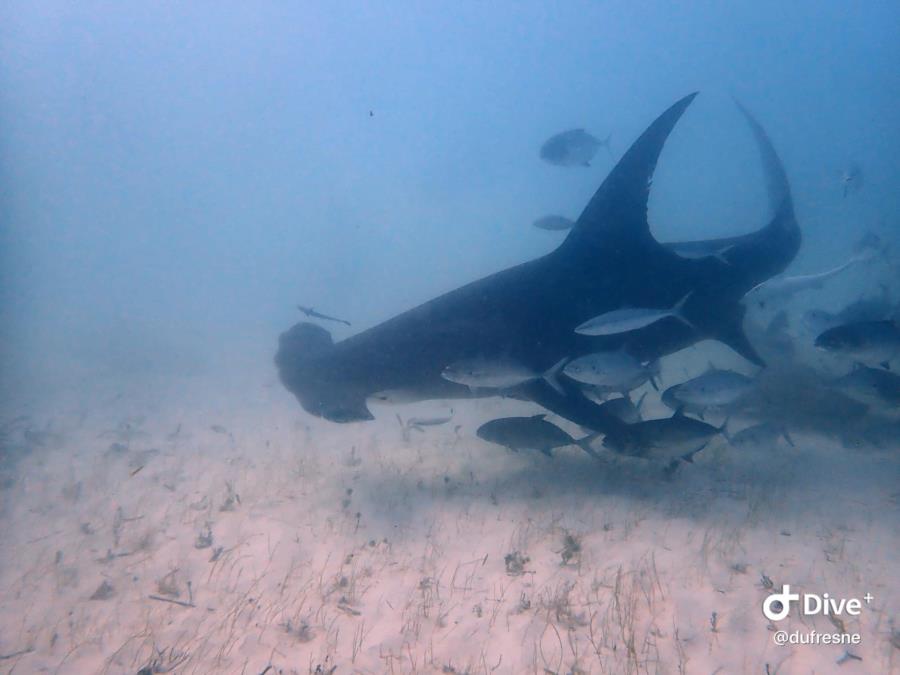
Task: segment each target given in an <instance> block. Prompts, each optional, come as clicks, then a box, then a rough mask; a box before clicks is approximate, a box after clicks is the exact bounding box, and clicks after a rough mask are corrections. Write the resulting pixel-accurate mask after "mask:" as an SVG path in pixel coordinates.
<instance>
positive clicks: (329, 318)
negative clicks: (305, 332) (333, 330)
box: [297, 305, 350, 326]
mask: <svg viewBox="0 0 900 675" xmlns="http://www.w3.org/2000/svg"><path fill="white" fill-rule="evenodd" d="M297 309H299V310H300V311H301V312H303V313H304V314H306V316H308V317H309V318H311V319H322V320H324V321H334V322H336V323H342V324H345V325H347V326H349V325H350V322H349V321H344V320H343V319H338V318H335V317H333V316H328V315H327V314H321V313H320V312H317V311H316V310H314V309H313V308H312V307H304V306H303V305H297Z"/></svg>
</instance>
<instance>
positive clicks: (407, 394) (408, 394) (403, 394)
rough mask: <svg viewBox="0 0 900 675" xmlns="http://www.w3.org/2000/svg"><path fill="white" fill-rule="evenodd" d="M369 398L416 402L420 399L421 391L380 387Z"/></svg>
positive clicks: (397, 402) (383, 401) (399, 402)
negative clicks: (379, 389) (380, 388)
mask: <svg viewBox="0 0 900 675" xmlns="http://www.w3.org/2000/svg"><path fill="white" fill-rule="evenodd" d="M369 398H371V399H372V400H375V401H380V402H381V403H394V404H398V405H400V404H404V403H416V402H417V401H421V400H422V395H421V393H419V392H417V391H413V390H412V389H382V390H381V391H377V392H375V393H374V394H372V395H371V396H370V397H369Z"/></svg>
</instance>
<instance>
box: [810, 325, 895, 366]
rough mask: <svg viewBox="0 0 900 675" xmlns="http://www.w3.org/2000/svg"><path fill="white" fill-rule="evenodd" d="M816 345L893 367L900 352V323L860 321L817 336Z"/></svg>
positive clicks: (833, 352) (866, 361)
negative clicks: (893, 361) (892, 361)
mask: <svg viewBox="0 0 900 675" xmlns="http://www.w3.org/2000/svg"><path fill="white" fill-rule="evenodd" d="M815 345H816V348H817V349H821V350H823V351H826V352H830V353H832V354H839V355H841V356H846V357H850V358H853V359H855V360H857V361H859V362H861V363H864V364H866V365H869V366H873V365H879V366H881V367H882V368H884V369H886V370H890V368H891V360H892V359H894V358H895V357H896V356H897V353H898V352H900V326H898V325H897V322H896V321H891V320H886V321H859V322H857V323H848V324H844V325H842V326H835V327H834V328H829V329H828V330H826V331H825V332H824V333H822V334H821V335H819V337H817V338H816V342H815Z"/></svg>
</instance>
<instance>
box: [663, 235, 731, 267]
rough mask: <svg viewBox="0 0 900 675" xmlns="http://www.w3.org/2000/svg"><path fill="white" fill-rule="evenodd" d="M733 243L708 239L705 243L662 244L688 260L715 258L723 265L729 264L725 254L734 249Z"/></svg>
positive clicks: (725, 240)
mask: <svg viewBox="0 0 900 675" xmlns="http://www.w3.org/2000/svg"><path fill="white" fill-rule="evenodd" d="M735 245H736V244H735V241H734V239H732V238H728V239H708V240H706V241H673V242H669V243H668V244H663V246H665V247H666V248H667V249H669V250H670V251H672V253H674V254H675V255H677V256H679V257H681V258H687V259H688V260H702V259H703V258H716V259H718V260H721V261H722V262H723V263H725V264H730V263H729V262H728V258H726V257H725V254H726V253H728V251H730V250H731V249H733V248H734V247H735Z"/></svg>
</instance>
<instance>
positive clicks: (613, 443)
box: [603, 410, 727, 462]
mask: <svg viewBox="0 0 900 675" xmlns="http://www.w3.org/2000/svg"><path fill="white" fill-rule="evenodd" d="M726 424H727V422H726V423H725V424H723V425H722V426H721V427H714V426H712V425H711V424H707V423H706V422H701V421H700V420H695V419H692V418H690V417H685V416H684V414H683V412H682V411H681V410H677V411H675V414H674V415H672V417H667V418H663V419H656V420H647V421H645V422H638V423H637V424H629V425H623V426H622V427H621V428H620V429H615V430H613V431H612V432H611V433H609V434H607V435H606V438H604V439H603V445H604V447H606V448H608V449H610V450H612V451H613V452H617V453H619V454H622V455H629V456H632V457H639V458H641V459H648V460H654V461H662V462H672V461H676V462H677V460H679V459H682V460H684V461H686V462H693V459H694V455H695V454H697V453H698V452H700V451H701V450H703V448H705V447H706V446H707V444H708V443H709V442H710V440H711V439H712V438H713V437H714V436H716V435H718V434H721V433H724V432H725V430H726Z"/></svg>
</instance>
